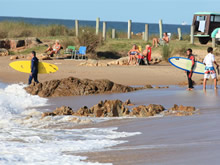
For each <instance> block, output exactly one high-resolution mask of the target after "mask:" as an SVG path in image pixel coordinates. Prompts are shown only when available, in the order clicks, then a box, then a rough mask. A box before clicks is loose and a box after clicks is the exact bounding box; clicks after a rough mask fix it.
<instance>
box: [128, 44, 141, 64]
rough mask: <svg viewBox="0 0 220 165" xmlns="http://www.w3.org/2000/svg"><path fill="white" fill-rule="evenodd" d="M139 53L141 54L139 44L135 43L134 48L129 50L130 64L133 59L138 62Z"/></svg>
mask: <svg viewBox="0 0 220 165" xmlns="http://www.w3.org/2000/svg"><path fill="white" fill-rule="evenodd" d="M139 54H140V51H139V49H138V47H137V45H135V44H134V45H133V47H132V49H131V50H129V51H128V56H129V60H128V65H129V64H130V62H131V61H133V60H134V61H135V64H137V56H138V55H139Z"/></svg>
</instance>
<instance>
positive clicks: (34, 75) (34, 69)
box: [28, 57, 39, 84]
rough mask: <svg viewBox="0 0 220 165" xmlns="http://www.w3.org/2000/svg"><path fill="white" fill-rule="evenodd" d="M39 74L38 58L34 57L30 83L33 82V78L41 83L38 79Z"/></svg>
mask: <svg viewBox="0 0 220 165" xmlns="http://www.w3.org/2000/svg"><path fill="white" fill-rule="evenodd" d="M37 74H38V58H37V57H33V58H32V60H31V75H30V76H29V80H28V84H31V81H32V79H34V81H35V82H36V83H39V82H38V80H37Z"/></svg>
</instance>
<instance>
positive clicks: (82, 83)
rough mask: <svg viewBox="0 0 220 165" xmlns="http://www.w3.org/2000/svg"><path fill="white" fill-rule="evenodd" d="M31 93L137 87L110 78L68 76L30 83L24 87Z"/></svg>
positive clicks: (51, 94)
mask: <svg viewBox="0 0 220 165" xmlns="http://www.w3.org/2000/svg"><path fill="white" fill-rule="evenodd" d="M25 89H26V91H27V92H28V93H30V94H32V95H39V96H41V97H58V96H75V95H89V94H99V93H124V92H131V91H135V90H137V89H138V88H133V87H129V86H124V85H120V84H116V83H114V82H112V81H110V80H105V79H104V80H94V81H93V80H89V79H84V80H80V79H78V78H74V77H69V78H65V79H61V80H51V81H45V82H43V83H38V84H36V83H32V84H31V85H29V86H28V87H26V88H25Z"/></svg>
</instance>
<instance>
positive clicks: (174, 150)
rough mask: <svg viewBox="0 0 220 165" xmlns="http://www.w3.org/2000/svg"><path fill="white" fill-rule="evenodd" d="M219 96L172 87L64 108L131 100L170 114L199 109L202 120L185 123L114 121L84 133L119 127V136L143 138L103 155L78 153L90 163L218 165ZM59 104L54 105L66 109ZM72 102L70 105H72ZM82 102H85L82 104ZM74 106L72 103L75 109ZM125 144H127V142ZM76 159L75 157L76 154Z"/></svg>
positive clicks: (209, 91)
mask: <svg viewBox="0 0 220 165" xmlns="http://www.w3.org/2000/svg"><path fill="white" fill-rule="evenodd" d="M219 95H220V91H217V92H216V93H215V91H214V90H213V89H211V86H208V89H207V92H206V93H204V92H203V90H202V87H201V86H197V87H196V89H195V90H194V91H190V92H189V91H186V90H184V88H180V87H176V86H171V87H170V89H160V90H154V89H153V90H142V91H136V92H131V93H124V94H109V95H93V96H77V97H67V98H66V99H65V102H66V103H67V102H68V103H69V106H71V107H72V108H74V109H77V108H78V107H81V106H83V105H87V106H91V105H94V104H96V103H97V102H98V101H99V100H104V99H121V100H126V99H128V98H129V99H131V101H132V102H133V103H134V104H136V105H141V104H146V105H148V104H150V103H156V104H161V105H164V106H165V107H166V108H170V107H172V106H173V104H183V105H187V106H195V107H196V108H197V109H199V111H198V112H199V114H196V115H193V116H185V117H170V116H168V117H155V118H129V119H128V118H127V119H120V120H118V119H113V120H110V121H106V122H102V123H96V124H92V125H89V126H86V125H84V126H83V127H103V128H104V127H118V128H119V129H118V131H120V132H121V131H125V132H141V133H142V134H141V135H137V136H134V137H129V138H127V139H126V140H127V141H128V142H127V143H124V144H121V145H118V146H115V147H112V148H106V149H105V150H102V151H93V152H89V153H78V154H79V155H81V156H84V155H85V156H88V161H94V162H102V163H113V164H114V165H125V164H126V165H133V164H141V165H142V164H143V165H145V164H158V165H172V164H173V165H176V164H182V165H185V164H190V165H191V164H192V165H196V164H199V165H201V164H204V165H205V164H212V165H215V164H216V165H217V164H219V152H220V128H219V124H220V120H219V115H220V108H219V107H220V102H219V100H220V97H219ZM58 100H60V99H58V98H53V99H50V101H49V103H50V104H52V105H51V106H52V107H53V105H55V104H56V105H61V104H62V103H64V102H62V101H61V100H60V102H59V101H58ZM70 100H71V101H70ZM79 100H83V102H79ZM70 102H71V103H70ZM123 140H124V139H123ZM74 154H75V153H74Z"/></svg>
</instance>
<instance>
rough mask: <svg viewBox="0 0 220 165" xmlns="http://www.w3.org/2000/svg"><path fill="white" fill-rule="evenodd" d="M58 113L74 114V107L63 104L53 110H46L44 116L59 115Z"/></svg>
mask: <svg viewBox="0 0 220 165" xmlns="http://www.w3.org/2000/svg"><path fill="white" fill-rule="evenodd" d="M58 115H74V112H73V110H72V108H70V107H67V106H62V107H60V108H56V109H55V110H54V111H53V112H44V113H43V114H42V117H45V116H58Z"/></svg>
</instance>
